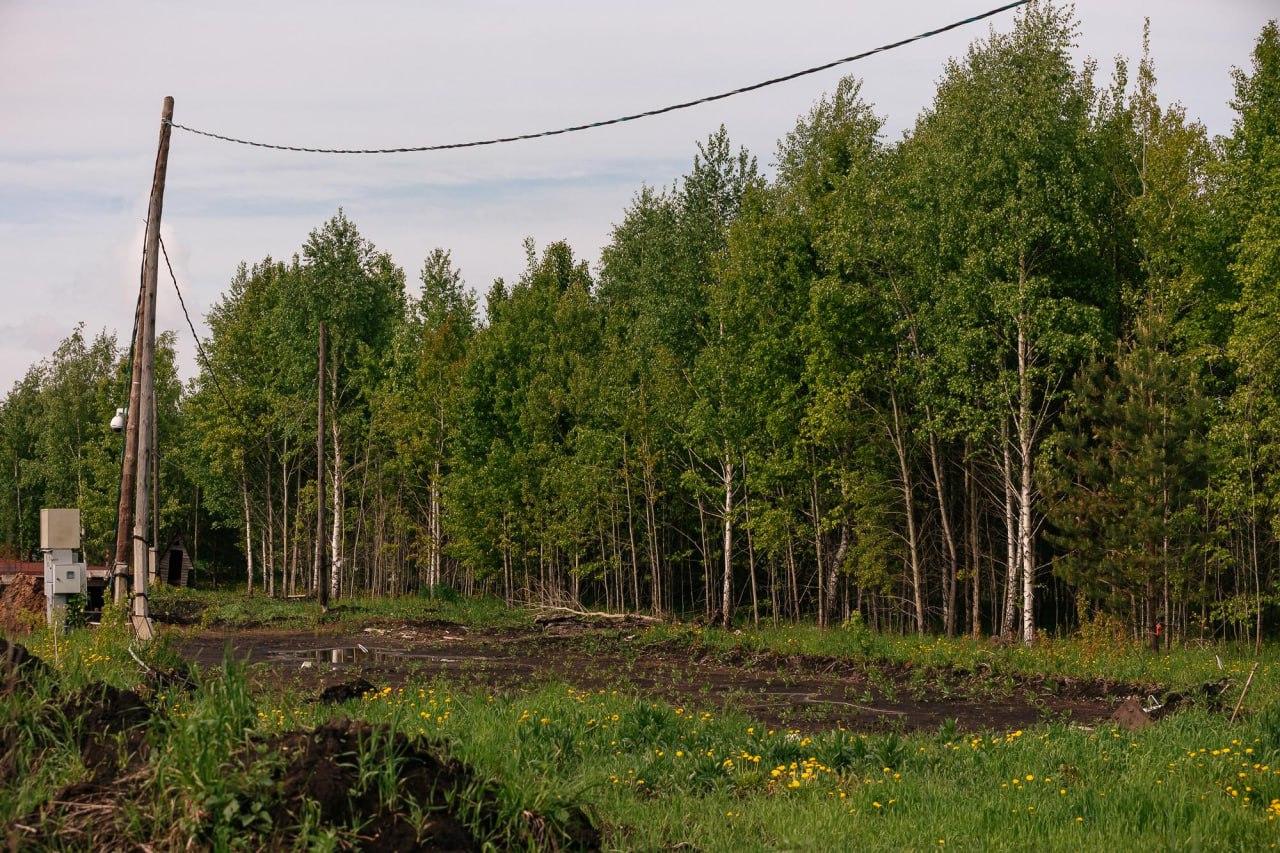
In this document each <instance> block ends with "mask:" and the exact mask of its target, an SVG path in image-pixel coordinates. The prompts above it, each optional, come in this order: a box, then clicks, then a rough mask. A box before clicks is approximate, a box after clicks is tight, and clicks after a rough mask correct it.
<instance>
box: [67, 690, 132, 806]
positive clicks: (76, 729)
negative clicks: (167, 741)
mask: <svg viewBox="0 0 1280 853" xmlns="http://www.w3.org/2000/svg"><path fill="white" fill-rule="evenodd" d="M58 710H59V712H60V713H61V714H62V715H63V716H64V717H66V720H67V723H68V724H69V725H70V726H71V731H72V734H73V736H74V737H75V738H76V743H77V744H78V745H79V747H80V759H81V760H82V761H83V762H84V766H85V768H86V769H88V771H89V773H90V774H91V776H92V781H94V782H98V781H101V780H103V779H105V778H107V777H109V776H111V775H113V774H115V773H116V772H118V771H119V770H120V768H121V766H122V765H125V764H129V763H131V761H132V760H133V759H134V758H135V757H139V756H142V755H145V752H146V746H147V730H146V724H147V723H148V722H150V720H151V708H150V707H149V706H148V705H147V703H146V702H145V701H143V699H142V697H141V696H139V695H138V694H137V693H135V692H133V691H132V690H121V689H120V688H119V687H113V686H111V685H110V684H103V683H102V682H96V683H94V684H90V685H89V686H88V687H86V688H84V689H83V690H79V691H77V692H75V693H73V694H71V695H70V696H68V697H67V698H66V699H65V700H63V701H62V702H61V703H60V705H59V709H58Z"/></svg>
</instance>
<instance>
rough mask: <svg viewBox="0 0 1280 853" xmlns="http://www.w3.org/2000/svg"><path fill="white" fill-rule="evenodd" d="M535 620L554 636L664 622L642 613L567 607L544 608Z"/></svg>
mask: <svg viewBox="0 0 1280 853" xmlns="http://www.w3.org/2000/svg"><path fill="white" fill-rule="evenodd" d="M542 611H543V612H541V613H539V614H538V615H537V616H535V617H534V619H533V624H534V625H536V626H537V627H538V628H541V629H542V631H543V632H544V633H546V634H550V635H552V636H556V635H566V634H576V633H581V632H583V631H592V630H599V629H602V628H604V629H613V630H622V629H626V628H644V627H647V626H649V625H657V624H659V623H660V622H661V621H662V620H661V619H659V618H657V617H655V616H645V615H643V614H640V613H602V612H597V611H587V610H571V609H569V608H567V607H544V608H542Z"/></svg>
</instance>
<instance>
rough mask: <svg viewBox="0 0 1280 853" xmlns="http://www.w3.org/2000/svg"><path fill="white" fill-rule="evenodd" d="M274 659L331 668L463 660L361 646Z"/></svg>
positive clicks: (291, 653)
mask: <svg viewBox="0 0 1280 853" xmlns="http://www.w3.org/2000/svg"><path fill="white" fill-rule="evenodd" d="M272 657H274V658H276V659H279V660H290V661H302V662H304V663H327V664H329V665H331V666H351V665H354V664H363V663H401V662H403V661H407V660H417V661H431V662H433V663H444V664H449V663H462V658H456V657H445V656H443V655H432V654H418V653H414V652H402V651H393V650H390V649H371V648H368V647H367V646H363V645H359V644H357V645H354V646H333V647H331V648H325V649H298V650H296V651H294V650H290V651H277V652H273V653H272Z"/></svg>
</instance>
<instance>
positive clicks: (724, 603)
mask: <svg viewBox="0 0 1280 853" xmlns="http://www.w3.org/2000/svg"><path fill="white" fill-rule="evenodd" d="M720 470H721V471H722V472H723V475H722V477H723V480H724V584H723V586H722V587H721V590H720V618H721V620H722V623H723V625H724V627H726V628H729V627H732V624H733V470H734V466H733V457H732V456H730V455H729V453H728V451H726V452H725V455H724V458H723V459H722V460H721V462H720Z"/></svg>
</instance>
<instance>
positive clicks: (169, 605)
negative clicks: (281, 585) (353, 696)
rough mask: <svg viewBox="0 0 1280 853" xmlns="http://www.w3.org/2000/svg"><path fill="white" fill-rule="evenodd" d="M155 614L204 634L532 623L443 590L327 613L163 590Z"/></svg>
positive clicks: (361, 600)
mask: <svg viewBox="0 0 1280 853" xmlns="http://www.w3.org/2000/svg"><path fill="white" fill-rule="evenodd" d="M150 601H151V610H152V613H153V614H154V615H155V616H156V617H157V618H158V619H160V620H162V621H172V622H178V623H181V624H195V625H198V626H200V627H204V628H214V627H216V628H230V629H236V628H260V627H272V628H297V629H343V628H349V627H352V626H354V625H368V624H376V623H378V622H389V621H403V622H413V621H422V620H441V621H446V622H457V623H459V624H463V625H471V626H475V627H486V628H518V627H522V626H527V625H529V624H531V622H532V616H531V615H530V614H529V613H528V612H527V611H525V610H522V609H520V608H513V607H508V606H507V605H506V604H505V603H504V602H503V601H502V600H501V599H498V598H466V597H463V596H460V595H458V594H457V593H454V592H452V591H451V590H444V591H442V592H441V593H440V594H438V595H435V596H428V595H415V596H400V597H398V598H388V597H385V596H383V597H376V598H375V597H367V598H366V597H358V598H344V599H343V600H342V601H340V602H337V603H336V604H335V605H334V606H333V607H332V608H330V609H329V611H328V612H325V611H323V610H321V608H320V605H319V604H318V603H317V602H315V601H313V600H311V599H298V600H287V599H279V598H270V597H268V596H265V595H245V594H244V593H240V592H228V591H209V590H195V589H188V588H185V587H172V586H167V585H158V586H157V587H156V588H155V589H154V590H153V591H152V592H151V596H150Z"/></svg>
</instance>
